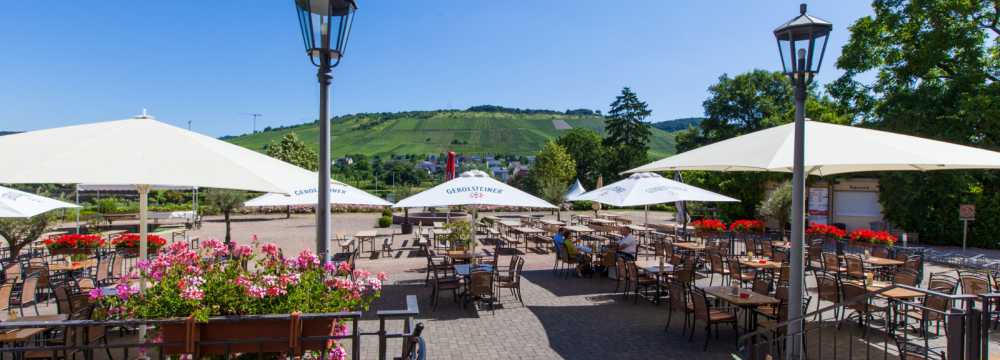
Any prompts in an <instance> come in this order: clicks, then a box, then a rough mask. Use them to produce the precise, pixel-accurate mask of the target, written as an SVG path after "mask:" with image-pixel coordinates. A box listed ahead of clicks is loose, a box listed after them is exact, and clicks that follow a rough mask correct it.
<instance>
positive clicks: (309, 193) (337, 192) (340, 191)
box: [243, 181, 392, 206]
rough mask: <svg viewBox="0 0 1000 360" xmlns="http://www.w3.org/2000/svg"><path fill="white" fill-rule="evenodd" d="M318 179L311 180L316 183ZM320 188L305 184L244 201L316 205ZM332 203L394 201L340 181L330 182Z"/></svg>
mask: <svg viewBox="0 0 1000 360" xmlns="http://www.w3.org/2000/svg"><path fill="white" fill-rule="evenodd" d="M315 182H316V181H310V184H311V183H315ZM318 195H319V190H317V189H316V185H314V184H313V185H305V184H303V185H302V187H300V188H298V189H295V190H292V191H291V192H289V194H288V195H285V194H277V193H268V194H264V195H261V196H258V197H255V198H253V199H250V200H248V201H247V202H245V203H243V206H296V205H316V203H317V202H318V201H319V199H318V198H319V196H318ZM330 203H331V204H347V205H372V206H389V205H392V203H390V202H388V201H385V200H383V199H382V198H380V197H378V196H375V195H372V194H369V193H367V192H364V191H362V190H361V189H358V188H355V187H353V186H350V185H347V184H344V183H341V182H339V181H331V182H330Z"/></svg>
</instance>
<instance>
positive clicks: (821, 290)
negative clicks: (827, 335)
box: [815, 272, 841, 321]
mask: <svg viewBox="0 0 1000 360" xmlns="http://www.w3.org/2000/svg"><path fill="white" fill-rule="evenodd" d="M815 275H816V293H817V294H818V295H819V300H820V301H817V302H816V316H817V317H818V316H820V313H819V309H820V306H821V304H820V302H821V301H829V302H831V303H834V304H837V303H839V302H840V300H841V296H840V295H841V294H840V280H839V279H838V278H837V277H836V276H835V275H833V274H829V273H821V272H817V273H816V274H815ZM840 315H841V314H840V310H839V308H838V307H835V308H833V318H834V320H837V321H839V320H840ZM819 320H820V321H822V320H823V319H819Z"/></svg>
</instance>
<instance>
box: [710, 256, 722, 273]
mask: <svg viewBox="0 0 1000 360" xmlns="http://www.w3.org/2000/svg"><path fill="white" fill-rule="evenodd" d="M708 261H709V262H711V264H712V272H714V273H716V274H721V273H722V272H723V270H725V269H724V268H723V265H722V255H719V252H718V251H712V252H710V253H708Z"/></svg>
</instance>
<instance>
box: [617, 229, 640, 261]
mask: <svg viewBox="0 0 1000 360" xmlns="http://www.w3.org/2000/svg"><path fill="white" fill-rule="evenodd" d="M621 234H622V239H621V240H618V253H617V254H618V257H621V258H623V259H625V260H626V261H634V260H635V254H636V251H637V250H638V249H639V241H638V240H636V238H635V236H633V235H632V229H629V228H627V227H623V228H622V232H621Z"/></svg>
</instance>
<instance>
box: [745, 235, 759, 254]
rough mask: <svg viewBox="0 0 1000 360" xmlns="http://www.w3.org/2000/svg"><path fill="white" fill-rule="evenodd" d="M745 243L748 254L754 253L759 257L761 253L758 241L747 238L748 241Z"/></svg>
mask: <svg viewBox="0 0 1000 360" xmlns="http://www.w3.org/2000/svg"><path fill="white" fill-rule="evenodd" d="M744 243H745V244H746V247H747V248H746V252H747V253H751V252H752V253H755V254H757V255H759V253H758V251H757V240H754V239H753V238H747V239H746V241H744Z"/></svg>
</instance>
